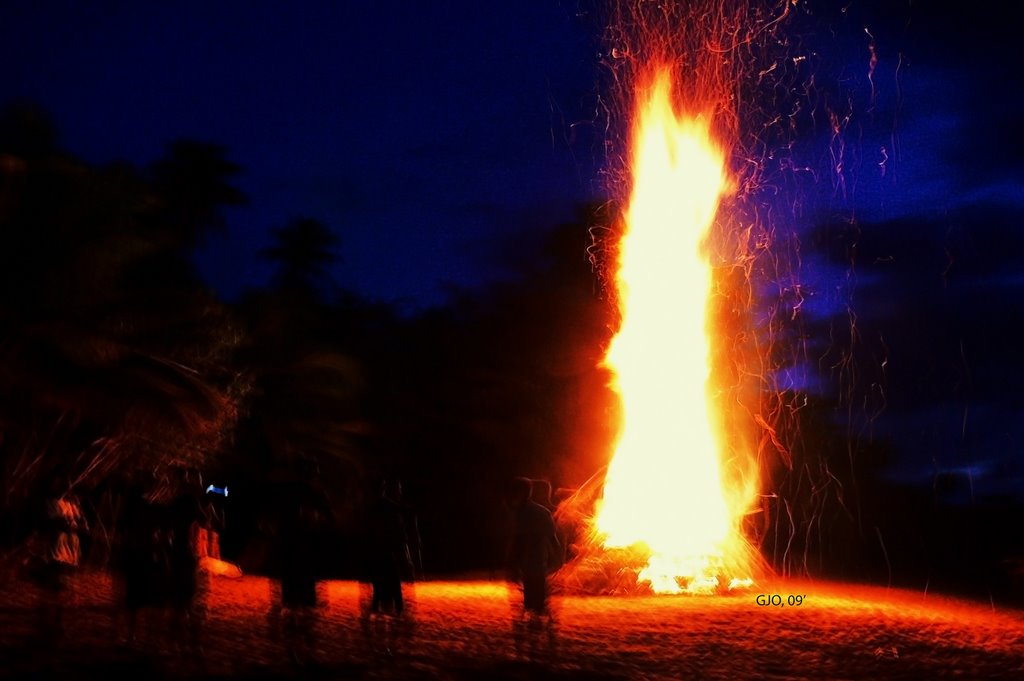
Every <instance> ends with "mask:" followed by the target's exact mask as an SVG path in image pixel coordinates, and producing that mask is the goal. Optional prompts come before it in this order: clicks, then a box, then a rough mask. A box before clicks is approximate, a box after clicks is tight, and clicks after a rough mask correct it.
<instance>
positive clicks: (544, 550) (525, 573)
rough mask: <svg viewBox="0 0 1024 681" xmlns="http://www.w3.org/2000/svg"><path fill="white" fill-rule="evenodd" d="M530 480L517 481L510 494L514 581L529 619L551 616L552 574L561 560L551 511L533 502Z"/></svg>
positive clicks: (509, 559)
mask: <svg viewBox="0 0 1024 681" xmlns="http://www.w3.org/2000/svg"><path fill="white" fill-rule="evenodd" d="M532 493H533V483H532V481H531V480H530V479H529V478H515V479H513V481H512V484H511V487H510V490H509V504H510V506H511V510H512V537H511V540H510V542H509V555H508V561H509V569H510V576H511V578H512V579H513V580H514V581H516V582H518V583H519V584H520V585H521V586H522V590H523V609H524V613H525V614H527V615H545V616H547V615H549V614H550V613H549V610H548V574H549V573H550V572H551V570H552V569H553V568H554V567H556V566H557V564H558V562H559V560H560V559H561V552H562V549H561V545H560V543H559V541H558V535H557V533H556V532H555V522H554V519H553V518H552V515H551V511H550V510H548V508H546V507H544V506H542V505H541V504H538V503H537V502H536V501H534V500H533V499H532Z"/></svg>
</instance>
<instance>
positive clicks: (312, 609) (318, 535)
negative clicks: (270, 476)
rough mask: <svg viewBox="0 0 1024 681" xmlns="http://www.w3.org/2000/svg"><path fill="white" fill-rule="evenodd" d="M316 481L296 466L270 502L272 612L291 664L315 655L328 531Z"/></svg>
mask: <svg viewBox="0 0 1024 681" xmlns="http://www.w3.org/2000/svg"><path fill="white" fill-rule="evenodd" d="M316 475H317V470H316V465H315V464H314V463H312V462H301V463H299V464H298V465H297V471H296V474H295V475H294V476H293V477H292V478H291V479H289V480H287V481H286V482H285V483H284V484H283V485H282V486H281V487H280V488H279V490H278V493H277V498H276V507H277V514H276V515H277V518H276V521H277V522H276V530H277V531H276V535H275V537H274V538H273V541H274V548H273V550H274V553H275V563H276V565H277V569H278V578H279V580H280V590H279V598H280V603H279V604H278V608H279V611H280V613H281V617H282V618H283V626H284V631H283V632H282V633H283V634H284V636H285V643H286V645H287V646H288V649H289V653H290V654H291V656H292V658H293V660H294V661H296V662H303V661H305V659H306V658H307V657H308V656H309V655H310V654H311V653H312V651H313V650H314V649H315V636H314V635H315V630H316V618H317V608H318V607H319V605H320V603H319V599H318V598H317V582H318V581H319V579H320V574H321V561H322V552H323V543H324V540H325V539H326V538H327V537H328V535H329V530H330V528H331V527H332V525H333V513H332V511H331V507H330V503H329V501H328V499H327V495H326V494H325V493H324V491H323V489H322V488H321V487H320V485H319V484H317V481H316Z"/></svg>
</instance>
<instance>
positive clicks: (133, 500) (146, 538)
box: [115, 483, 164, 643]
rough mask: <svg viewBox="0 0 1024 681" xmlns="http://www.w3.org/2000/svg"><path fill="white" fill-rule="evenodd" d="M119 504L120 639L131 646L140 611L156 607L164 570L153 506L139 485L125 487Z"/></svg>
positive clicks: (134, 637)
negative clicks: (121, 629) (122, 499)
mask: <svg viewBox="0 0 1024 681" xmlns="http://www.w3.org/2000/svg"><path fill="white" fill-rule="evenodd" d="M123 504H124V505H123V506H122V508H121V517H120V521H119V528H118V529H119V533H120V538H119V539H120V540H119V542H118V545H117V552H116V554H115V561H116V562H115V569H116V570H117V571H118V573H119V576H120V579H121V585H120V586H121V593H120V597H121V606H122V607H123V608H124V617H125V621H124V625H125V630H124V637H125V640H126V641H127V642H128V643H134V642H135V640H136V634H137V628H138V619H139V615H140V614H141V612H142V610H143V608H146V607H150V606H153V605H156V602H157V589H158V588H159V587H160V586H161V585H160V584H159V582H158V577H159V576H160V575H161V573H162V572H163V570H164V566H163V565H162V564H161V562H162V561H161V560H160V558H161V557H162V556H161V552H160V551H159V547H158V545H157V536H158V533H159V530H160V528H159V521H158V517H157V514H156V510H155V508H154V507H153V504H152V503H150V501H149V500H148V499H147V498H146V490H145V488H144V487H143V486H142V484H140V483H132V484H131V485H129V487H128V489H127V490H126V493H125V497H124V501H123Z"/></svg>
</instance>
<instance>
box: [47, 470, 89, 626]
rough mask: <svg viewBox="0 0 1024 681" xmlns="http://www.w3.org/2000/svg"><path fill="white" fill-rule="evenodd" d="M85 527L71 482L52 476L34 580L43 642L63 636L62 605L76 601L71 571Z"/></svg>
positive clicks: (79, 561) (78, 555) (74, 566)
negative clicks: (38, 595) (37, 587)
mask: <svg viewBox="0 0 1024 681" xmlns="http://www.w3.org/2000/svg"><path fill="white" fill-rule="evenodd" d="M87 530H88V523H87V522H86V520H85V516H84V515H83V514H82V508H81V504H80V503H79V501H78V498H77V497H76V496H75V495H74V494H73V493H72V491H71V483H70V481H69V480H68V479H67V478H64V477H62V476H56V477H54V478H53V479H52V480H51V482H50V485H49V489H48V492H47V495H46V499H45V502H44V512H43V517H42V519H41V522H40V525H39V528H38V533H37V540H36V550H37V551H38V566H37V570H36V575H35V576H36V582H37V585H38V586H39V589H40V601H39V623H38V624H39V633H40V636H41V638H42V639H43V641H44V644H45V643H46V642H51V643H55V642H59V641H60V640H61V639H63V636H64V608H65V605H68V604H73V602H74V600H75V594H74V583H73V581H72V577H73V572H74V570H75V569H76V568H77V567H78V566H79V564H80V563H81V559H82V550H81V541H80V539H79V532H85V531H87Z"/></svg>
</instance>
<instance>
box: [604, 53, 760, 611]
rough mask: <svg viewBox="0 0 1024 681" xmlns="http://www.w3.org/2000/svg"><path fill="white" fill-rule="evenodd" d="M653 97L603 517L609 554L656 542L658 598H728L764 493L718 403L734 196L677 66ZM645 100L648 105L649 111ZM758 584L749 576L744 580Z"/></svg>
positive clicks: (641, 110) (618, 344)
mask: <svg viewBox="0 0 1024 681" xmlns="http://www.w3.org/2000/svg"><path fill="white" fill-rule="evenodd" d="M652 73H654V74H655V75H654V77H653V78H652V79H651V81H650V85H649V87H645V88H642V89H641V91H640V92H641V95H640V98H638V101H639V104H638V107H637V112H636V115H635V117H634V127H633V133H632V144H631V148H632V163H631V167H632V173H633V184H632V193H631V196H630V200H629V205H628V208H627V212H626V216H625V218H626V231H625V234H624V236H623V237H622V240H621V242H620V244H619V251H618V262H617V267H618V271H617V274H616V284H617V289H618V304H619V311H620V314H621V320H622V322H621V327H620V329H619V331H618V334H617V335H616V336H615V338H614V340H613V341H612V343H611V346H610V348H609V350H608V353H607V355H606V357H605V364H606V365H607V366H609V367H610V368H611V369H612V370H613V374H614V381H613V386H612V387H613V388H614V389H615V390H616V392H617V393H618V394H619V396H620V398H621V401H622V414H623V424H622V428H621V434H620V438H619V441H618V443H617V447H616V452H615V455H614V457H613V459H612V462H611V464H610V465H609V467H608V472H607V476H606V479H605V487H604V498H603V500H602V502H601V504H600V506H599V511H598V514H597V517H596V528H597V531H598V532H599V533H600V534H601V535H603V537H604V544H605V546H606V547H629V546H635V545H638V544H640V545H642V546H643V547H644V548H645V549H646V550H647V551H648V552H649V554H650V559H649V562H648V565H647V568H646V569H645V570H644V571H642V572H641V573H640V575H639V579H640V580H641V581H650V583H651V586H652V588H653V590H654V591H656V592H679V591H683V590H687V591H703V590H710V589H715V588H720V587H721V585H720V584H719V579H720V576H721V574H720V573H721V572H723V568H722V566H723V565H728V566H729V568H730V569H729V571H733V572H734V571H735V569H736V568H737V564H739V565H740V567H739V569H744V567H745V566H744V563H745V559H744V556H745V550H746V542H745V541H744V539H743V537H742V534H741V532H740V521H741V520H742V517H743V515H744V514H745V512H746V510H747V508H748V506H749V503H750V501H751V497H752V495H751V494H749V493H747V490H749V489H751V487H750V483H751V481H750V480H747V481H745V483H744V489H742V490H738V491H737V490H734V489H730V488H729V485H728V484H724V483H727V481H724V480H723V476H722V472H721V468H722V464H721V461H720V457H721V452H722V451H723V446H722V442H723V440H724V435H723V434H722V433H720V432H717V430H718V429H717V428H716V426H715V425H714V424H717V423H719V422H720V421H721V419H719V418H717V417H715V415H714V414H712V413H711V410H710V406H709V400H708V398H707V392H708V379H709V373H710V363H709V362H710V360H709V357H710V347H711V345H710V343H711V342H712V340H713V339H709V337H708V333H707V331H706V328H705V327H706V324H707V321H708V311H707V307H708V299H709V296H710V293H711V287H712V271H711V267H710V265H709V263H708V262H707V259H706V257H705V256H704V254H703V251H704V248H703V245H704V242H705V240H706V239H707V238H708V233H709V230H710V227H711V225H712V223H713V221H714V219H715V215H716V213H717V211H718V207H719V203H720V201H721V199H722V198H723V196H725V195H726V194H727V193H729V192H730V191H731V190H732V188H731V186H730V184H731V183H730V178H729V177H728V174H727V172H726V167H725V158H724V152H723V151H722V149H721V147H720V145H719V144H717V143H716V141H715V140H714V139H713V137H712V134H711V132H710V129H711V122H710V116H709V115H706V114H705V115H697V116H688V115H677V113H676V111H675V109H674V107H673V103H672V88H671V77H670V72H669V71H668V69H664V68H662V69H656V70H655V71H653V72H652ZM641 100H642V101H641ZM742 576H744V577H745V576H746V575H742Z"/></svg>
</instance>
